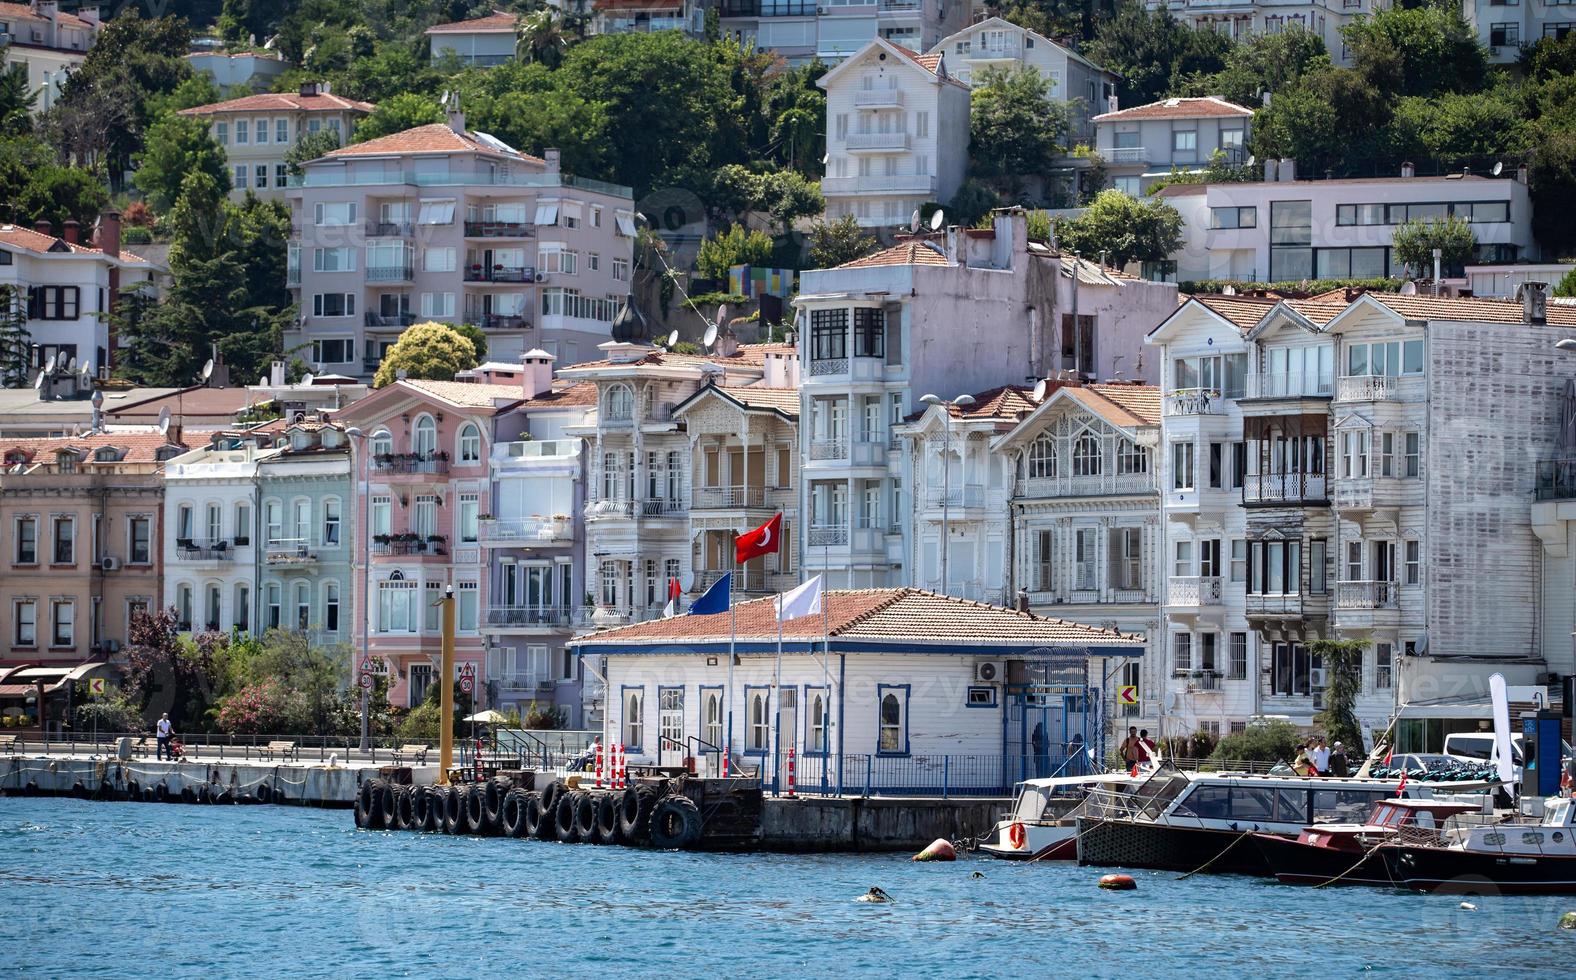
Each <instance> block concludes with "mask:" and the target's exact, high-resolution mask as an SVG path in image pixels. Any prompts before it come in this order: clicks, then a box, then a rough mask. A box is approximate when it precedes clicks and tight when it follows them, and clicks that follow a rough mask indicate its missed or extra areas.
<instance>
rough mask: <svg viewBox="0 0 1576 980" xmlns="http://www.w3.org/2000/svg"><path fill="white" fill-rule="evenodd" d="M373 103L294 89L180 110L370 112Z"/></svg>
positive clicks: (203, 112)
mask: <svg viewBox="0 0 1576 980" xmlns="http://www.w3.org/2000/svg"><path fill="white" fill-rule="evenodd" d="M376 108H377V106H375V105H373V104H372V103H370V102H357V101H356V100H355V99H347V98H345V97H344V96H340V95H334V94H332V93H330V94H328V95H300V94H298V93H295V92H263V93H260V94H258V95H246V96H242V97H241V98H239V99H229V100H227V101H224V102H210V103H208V104H207V105H200V106H197V107H195V108H192V109H182V110H181V111H180V113H179V115H182V116H211V115H213V114H215V113H219V112H341V111H345V110H349V111H352V112H371V111H372V110H373V109H376Z"/></svg>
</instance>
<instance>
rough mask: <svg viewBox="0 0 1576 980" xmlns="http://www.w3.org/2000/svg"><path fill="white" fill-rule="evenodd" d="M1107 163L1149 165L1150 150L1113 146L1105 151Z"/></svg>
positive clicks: (1140, 147)
mask: <svg viewBox="0 0 1576 980" xmlns="http://www.w3.org/2000/svg"><path fill="white" fill-rule="evenodd" d="M1105 152H1106V153H1107V154H1109V155H1108V156H1107V157H1106V160H1107V162H1109V163H1117V164H1147V163H1148V162H1149V150H1148V148H1147V147H1142V146H1113V147H1110V148H1108V149H1107V150H1106V151H1105Z"/></svg>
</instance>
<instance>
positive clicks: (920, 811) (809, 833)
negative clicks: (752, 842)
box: [761, 796, 1010, 852]
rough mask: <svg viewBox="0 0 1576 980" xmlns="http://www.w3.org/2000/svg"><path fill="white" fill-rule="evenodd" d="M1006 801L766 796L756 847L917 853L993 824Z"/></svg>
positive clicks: (982, 830)
mask: <svg viewBox="0 0 1576 980" xmlns="http://www.w3.org/2000/svg"><path fill="white" fill-rule="evenodd" d="M1009 804H1010V801H1008V800H1005V799H969V800H938V799H917V798H916V799H886V798H860V797H832V798H825V799H822V798H819V797H803V796H802V797H798V798H795V799H787V798H784V797H769V798H767V800H766V807H765V812H764V814H763V826H762V841H761V847H762V848H763V849H764V850H770V851H790V852H794V851H797V852H808V851H918V850H919V849H920V848H922V847H925V846H926V845H927V844H929V843H930V842H931V841H933V840H935V839H936V838H938V837H943V838H946V839H947V840H956V839H958V838H960V837H972V836H976V835H979V834H983V833H984V832H985V831H987V830H989V829H990V828H991V827H993V826H994V825H995V823H996V821H997V820H998V819H999V818H1000V816H1001V813H1002V811H1003V810H1005V809H1006V808H1007V807H1008V805H1009Z"/></svg>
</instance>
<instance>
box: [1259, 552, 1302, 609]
mask: <svg viewBox="0 0 1576 980" xmlns="http://www.w3.org/2000/svg"><path fill="white" fill-rule="evenodd" d="M1247 591H1248V594H1249V595H1271V596H1279V595H1297V594H1299V593H1300V592H1301V591H1302V542H1301V541H1283V540H1281V539H1279V538H1274V539H1270V540H1266V541H1250V542H1248V585H1247Z"/></svg>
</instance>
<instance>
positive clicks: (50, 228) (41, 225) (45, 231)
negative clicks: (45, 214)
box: [33, 218, 55, 238]
mask: <svg viewBox="0 0 1576 980" xmlns="http://www.w3.org/2000/svg"><path fill="white" fill-rule="evenodd" d="M33 230H34V231H36V232H38V233H39V234H40V235H48V236H49V237H50V238H54V237H55V226H54V224H53V223H52V222H50V220H49V219H48V218H39V219H38V220H37V221H35V222H33Z"/></svg>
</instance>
